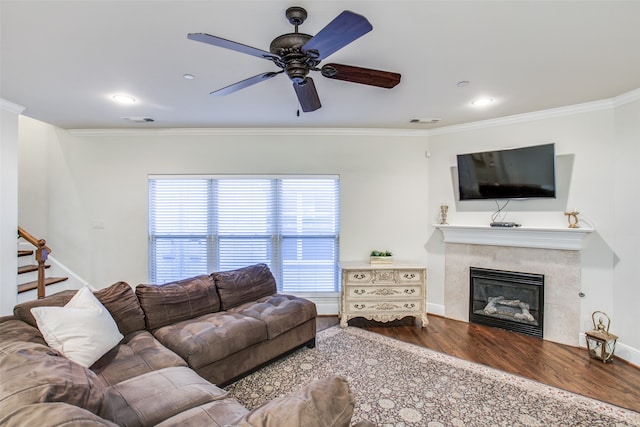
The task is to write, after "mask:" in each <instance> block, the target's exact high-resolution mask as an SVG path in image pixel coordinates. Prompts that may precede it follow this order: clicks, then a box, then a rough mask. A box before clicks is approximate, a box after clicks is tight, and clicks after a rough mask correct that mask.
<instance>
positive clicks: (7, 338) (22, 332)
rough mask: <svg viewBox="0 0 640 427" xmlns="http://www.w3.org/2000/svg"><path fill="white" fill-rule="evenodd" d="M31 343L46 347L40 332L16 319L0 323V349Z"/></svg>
mask: <svg viewBox="0 0 640 427" xmlns="http://www.w3.org/2000/svg"><path fill="white" fill-rule="evenodd" d="M23 342H33V343H38V344H42V345H46V344H47V342H46V341H45V340H44V338H43V337H42V334H41V333H40V330H39V329H38V328H35V327H33V326H31V325H29V324H28V323H26V322H23V321H22V320H18V319H11V320H6V321H4V322H2V323H0V349H3V348H6V347H7V346H8V345H10V344H13V343H23Z"/></svg>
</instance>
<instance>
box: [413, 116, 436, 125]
mask: <svg viewBox="0 0 640 427" xmlns="http://www.w3.org/2000/svg"><path fill="white" fill-rule="evenodd" d="M439 121H440V119H438V118H435V117H430V118H426V119H411V120H409V123H420V124H433V123H438V122H439Z"/></svg>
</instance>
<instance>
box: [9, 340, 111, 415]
mask: <svg viewBox="0 0 640 427" xmlns="http://www.w3.org/2000/svg"><path fill="white" fill-rule="evenodd" d="M0 369H1V370H2V381H0V414H9V413H11V412H13V411H15V410H16V409H18V408H20V407H21V406H24V405H29V404H32V403H40V402H65V403H68V404H70V405H74V406H78V407H80V408H84V409H87V410H88V411H91V412H93V413H95V414H98V415H99V416H101V417H103V418H107V419H111V420H112V419H113V413H112V409H111V405H110V400H109V397H108V394H107V391H106V387H105V386H104V385H103V384H102V382H101V381H100V379H99V378H98V377H97V376H96V374H94V373H93V372H91V371H90V370H89V369H87V368H85V367H83V366H80V365H78V364H77V363H75V362H73V361H71V360H69V359H67V358H66V357H64V356H62V355H61V354H60V353H59V352H58V351H57V350H55V349H52V348H49V347H47V346H45V345H42V344H37V343H30V342H21V343H19V342H16V343H13V345H9V346H6V347H5V348H3V349H2V350H0Z"/></svg>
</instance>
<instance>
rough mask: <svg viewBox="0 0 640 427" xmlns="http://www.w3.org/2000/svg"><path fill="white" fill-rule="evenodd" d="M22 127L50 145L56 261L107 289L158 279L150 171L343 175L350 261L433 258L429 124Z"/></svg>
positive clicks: (344, 240) (344, 237)
mask: <svg viewBox="0 0 640 427" xmlns="http://www.w3.org/2000/svg"><path fill="white" fill-rule="evenodd" d="M20 125H21V127H22V128H25V132H24V135H25V138H24V139H22V140H21V147H24V146H28V145H30V144H34V142H33V141H31V140H30V138H33V137H36V136H37V137H40V138H43V139H46V140H47V144H48V146H47V150H46V152H47V164H48V165H47V167H46V171H47V174H46V176H47V180H48V190H47V193H48V201H47V206H48V212H49V215H48V223H47V224H46V225H45V226H44V227H45V229H46V232H45V233H44V238H46V240H47V242H49V243H50V246H51V247H52V250H53V251H54V252H55V255H56V258H57V259H59V260H60V261H61V262H62V263H63V264H65V265H66V266H68V267H69V268H71V269H72V270H73V271H75V272H76V273H77V274H78V275H79V276H80V277H82V278H83V279H85V280H86V281H88V282H89V283H90V284H91V285H93V286H95V287H96V288H102V287H105V286H108V285H110V284H111V283H113V282H115V281H117V280H124V281H126V282H128V283H130V284H131V285H134V286H135V285H136V284H138V283H144V282H146V281H147V278H148V274H147V273H148V271H147V176H148V175H149V174H199V173H201V174H337V175H340V185H341V240H340V258H341V260H343V261H364V260H366V259H368V255H369V252H370V251H371V250H372V249H375V248H385V249H387V248H388V249H389V250H392V251H393V252H394V253H395V254H396V257H397V258H398V259H404V260H417V261H420V262H422V263H425V264H426V249H425V243H426V235H427V223H426V222H425V221H424V217H425V214H426V209H427V198H426V192H427V160H426V158H425V154H424V153H425V150H426V146H427V141H426V136H425V134H424V133H422V136H419V135H418V136H398V135H394V134H392V133H386V132H385V133H381V132H377V133H376V132H375V131H374V132H369V134H365V133H363V132H361V131H357V132H353V131H339V130H336V131H318V130H316V131H291V130H269V129H266V130H220V131H216V130H184V131H180V130H176V131H160V132H143V133H141V134H140V133H138V134H135V133H132V132H122V131H120V132H119V131H115V132H109V131H106V132H102V133H100V132H98V133H96V132H73V133H70V132H67V131H65V130H62V129H56V128H53V127H52V126H49V125H45V124H43V123H41V122H37V121H35V120H32V119H28V118H22V120H21V123H20ZM43 127H44V129H43ZM47 127H48V129H46V128H47ZM36 145H37V144H36ZM34 159H35V160H34ZM21 162H22V163H21V165H24V166H25V167H27V165H26V163H28V162H37V163H41V160H38V159H37V156H34V157H31V156H23V157H21ZM36 186H37V183H36V182H35V181H31V182H30V183H28V184H27V183H25V185H24V187H21V190H23V191H21V197H22V195H23V194H25V193H26V192H27V191H28V187H31V188H34V187H36ZM25 197H28V196H27V195H26V194H25ZM20 220H21V223H24V226H25V227H30V226H32V224H33V228H34V229H42V227H43V224H42V221H41V218H35V217H33V216H32V215H30V214H29V213H28V212H27V206H26V204H24V205H23V204H21V214H20ZM336 307H337V306H336Z"/></svg>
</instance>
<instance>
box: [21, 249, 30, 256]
mask: <svg viewBox="0 0 640 427" xmlns="http://www.w3.org/2000/svg"><path fill="white" fill-rule="evenodd" d="M31 255H33V251H31V250H19V251H18V256H31Z"/></svg>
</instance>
